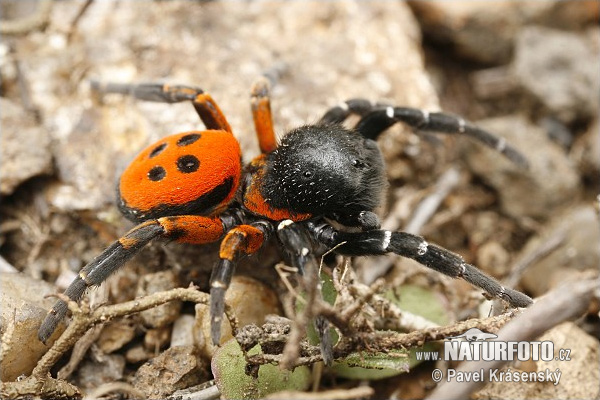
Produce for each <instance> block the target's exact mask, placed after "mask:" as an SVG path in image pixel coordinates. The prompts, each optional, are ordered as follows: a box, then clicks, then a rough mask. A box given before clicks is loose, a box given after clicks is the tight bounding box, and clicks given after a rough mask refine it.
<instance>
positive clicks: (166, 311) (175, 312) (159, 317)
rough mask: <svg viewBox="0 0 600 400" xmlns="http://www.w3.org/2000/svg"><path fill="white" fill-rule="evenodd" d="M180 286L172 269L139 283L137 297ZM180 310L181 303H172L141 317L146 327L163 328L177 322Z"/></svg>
mask: <svg viewBox="0 0 600 400" xmlns="http://www.w3.org/2000/svg"><path fill="white" fill-rule="evenodd" d="M178 286H179V285H178V282H177V277H176V276H175V273H174V272H173V271H172V270H170V269H169V270H165V271H161V272H156V273H153V274H147V275H144V276H143V277H142V278H141V279H140V280H139V282H138V290H137V296H138V297H139V296H145V295H148V294H152V293H157V292H162V291H165V290H169V289H173V288H176V287H178ZM179 310H181V301H171V302H169V303H166V304H163V305H161V306H158V307H154V308H151V309H149V310H146V311H142V312H141V313H140V317H141V318H142V321H144V324H145V325H146V326H149V327H152V328H161V327H164V326H166V325H168V324H170V323H172V322H173V321H175V320H176V319H177V317H178V316H179Z"/></svg>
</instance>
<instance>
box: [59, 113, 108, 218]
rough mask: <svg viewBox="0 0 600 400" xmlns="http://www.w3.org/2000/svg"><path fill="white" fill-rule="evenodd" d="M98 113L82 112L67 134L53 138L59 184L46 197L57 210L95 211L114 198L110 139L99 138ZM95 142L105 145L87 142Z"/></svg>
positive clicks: (101, 133)
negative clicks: (57, 138) (58, 138)
mask: <svg viewBox="0 0 600 400" xmlns="http://www.w3.org/2000/svg"><path fill="white" fill-rule="evenodd" d="M100 115H101V114H100V113H99V112H98V111H97V110H93V109H91V110H86V111H83V112H82V114H81V118H80V120H79V122H78V123H77V124H76V125H75V126H74V128H73V130H72V131H71V132H70V133H69V135H68V136H67V137H66V138H64V139H61V140H56V141H55V144H54V152H55V154H56V166H57V173H58V177H59V179H60V184H59V185H55V186H54V187H52V188H51V189H50V190H49V196H48V198H49V200H50V202H51V203H52V205H54V206H55V207H57V208H59V209H61V210H64V211H72V210H95V209H100V208H101V207H103V206H105V205H106V204H110V203H111V202H113V201H114V197H115V182H116V179H117V177H116V176H115V174H116V172H115V163H114V161H113V160H114V157H115V155H114V152H113V149H112V147H111V146H110V143H111V142H110V141H108V140H103V137H102V136H103V132H102V131H101V130H100V129H99V127H100V125H101V123H100V121H101V118H100ZM98 142H103V143H105V145H103V146H97V145H91V144H92V143H98Z"/></svg>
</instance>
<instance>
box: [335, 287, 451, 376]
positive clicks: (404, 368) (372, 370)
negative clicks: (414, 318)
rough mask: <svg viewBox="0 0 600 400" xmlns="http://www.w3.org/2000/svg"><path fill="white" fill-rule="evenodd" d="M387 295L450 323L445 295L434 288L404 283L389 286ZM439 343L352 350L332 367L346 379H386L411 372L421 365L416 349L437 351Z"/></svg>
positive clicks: (413, 310)
mask: <svg viewBox="0 0 600 400" xmlns="http://www.w3.org/2000/svg"><path fill="white" fill-rule="evenodd" d="M384 297H385V298H387V299H388V300H390V301H391V302H392V303H394V304H395V305H397V306H398V307H400V308H401V309H402V310H404V311H407V312H411V313H413V314H416V315H420V316H422V317H424V318H426V319H428V320H430V321H432V322H435V323H437V324H439V325H445V324H447V323H448V320H449V315H448V311H447V310H446V308H445V307H444V301H443V298H442V297H441V296H440V295H439V294H438V293H435V292H434V291H432V290H428V289H426V288H422V287H420V286H416V285H403V286H400V287H398V288H395V289H390V290H389V291H387V292H386V293H385V294H384ZM437 348H438V345H437V344H436V343H426V344H425V345H424V346H422V347H415V348H412V349H399V350H395V351H394V354H391V353H375V354H368V353H364V352H363V353H352V354H350V355H349V356H348V357H346V358H345V359H344V360H338V361H337V362H335V363H334V365H333V366H332V367H331V371H332V372H334V373H335V374H336V375H337V376H339V377H342V378H347V379H370V380H377V379H385V378H389V377H392V376H396V375H399V374H402V373H405V372H408V371H409V370H410V368H412V367H414V366H416V365H418V364H419V363H420V362H421V361H417V359H416V356H415V353H416V352H417V351H436V349H437Z"/></svg>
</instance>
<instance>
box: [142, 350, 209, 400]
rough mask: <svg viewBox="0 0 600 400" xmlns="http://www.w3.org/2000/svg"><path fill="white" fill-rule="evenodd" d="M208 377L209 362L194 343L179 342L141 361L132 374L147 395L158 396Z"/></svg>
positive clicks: (195, 383)
mask: <svg viewBox="0 0 600 400" xmlns="http://www.w3.org/2000/svg"><path fill="white" fill-rule="evenodd" d="M207 378H208V372H207V365H205V364H204V363H203V362H202V360H201V359H200V357H198V356H196V354H195V352H194V347H193V346H178V347H171V348H169V349H168V350H165V351H164V352H163V353H161V354H160V355H158V356H157V357H155V358H153V359H151V360H150V361H148V362H147V363H145V364H144V365H142V366H141V367H140V368H139V369H138V370H137V372H136V374H135V377H134V378H133V385H134V387H135V388H136V389H138V390H140V391H141V392H143V393H144V394H145V395H146V396H147V397H148V398H151V399H159V398H164V397H166V396H168V395H170V394H171V393H173V392H174V391H176V390H180V389H184V388H187V387H189V386H193V385H197V384H199V383H201V382H204V381H206V379H207Z"/></svg>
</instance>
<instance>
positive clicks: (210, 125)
mask: <svg viewBox="0 0 600 400" xmlns="http://www.w3.org/2000/svg"><path fill="white" fill-rule="evenodd" d="M91 85H92V89H93V90H95V91H96V92H98V93H103V94H104V93H120V94H124V95H129V96H132V97H134V98H136V99H139V100H144V101H154V102H159V103H180V102H182V101H191V102H192V105H193V106H194V109H195V110H196V112H197V113H198V116H199V117H200V119H201V120H202V122H203V123H204V125H205V126H206V129H220V130H224V131H227V132H231V127H230V126H229V123H228V122H227V119H226V118H225V115H224V114H223V112H222V111H221V109H220V108H219V106H218V105H217V103H216V102H215V101H214V100H213V98H212V97H211V96H210V95H209V94H208V93H205V92H204V91H203V90H202V89H200V88H198V87H193V86H184V85H167V84H160V83H141V84H127V83H101V82H98V81H92V82H91Z"/></svg>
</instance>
